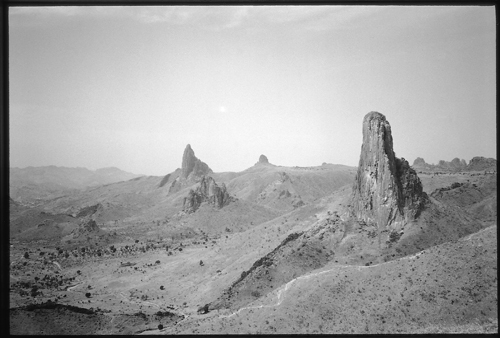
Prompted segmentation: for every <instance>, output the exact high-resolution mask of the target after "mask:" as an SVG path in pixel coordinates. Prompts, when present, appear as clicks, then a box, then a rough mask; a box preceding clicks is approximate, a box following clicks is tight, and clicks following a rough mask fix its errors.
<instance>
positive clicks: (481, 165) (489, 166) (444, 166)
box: [413, 156, 497, 172]
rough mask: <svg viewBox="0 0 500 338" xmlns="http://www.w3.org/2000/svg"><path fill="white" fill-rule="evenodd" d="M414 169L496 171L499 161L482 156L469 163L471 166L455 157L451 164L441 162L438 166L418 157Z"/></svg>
mask: <svg viewBox="0 0 500 338" xmlns="http://www.w3.org/2000/svg"><path fill="white" fill-rule="evenodd" d="M413 167H414V168H415V169H420V170H422V169H426V170H432V171H436V170H441V171H449V172H457V171H482V170H487V171H496V167H497V160H496V159H494V158H485V157H481V156H476V157H474V158H473V159H472V160H470V161H469V164H467V162H466V161H465V160H464V159H459V158H458V157H455V158H454V159H453V160H451V161H450V162H448V161H444V160H440V161H439V162H438V164H429V163H426V162H425V161H424V159H423V158H420V157H417V158H416V159H415V161H414V162H413Z"/></svg>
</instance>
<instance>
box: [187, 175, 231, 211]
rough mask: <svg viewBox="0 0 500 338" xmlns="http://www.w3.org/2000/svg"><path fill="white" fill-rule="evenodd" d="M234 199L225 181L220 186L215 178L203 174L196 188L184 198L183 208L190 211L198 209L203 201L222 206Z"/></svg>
mask: <svg viewBox="0 0 500 338" xmlns="http://www.w3.org/2000/svg"><path fill="white" fill-rule="evenodd" d="M231 200H232V198H231V196H229V193H228V192H227V189H226V186H225V184H224V183H222V185H221V186H220V187H219V186H218V185H217V183H215V180H214V179H213V178H212V177H210V176H208V177H206V176H203V177H202V179H201V181H200V185H199V186H198V187H197V188H196V190H192V189H191V190H190V191H189V193H188V195H187V196H186V197H185V198H184V203H183V210H184V211H186V212H188V213H190V212H194V211H196V210H197V209H198V208H199V207H200V205H201V204H202V203H203V202H207V203H210V204H212V205H213V206H214V207H216V208H219V209H220V208H222V207H223V206H225V205H227V204H229V202H230V201H231Z"/></svg>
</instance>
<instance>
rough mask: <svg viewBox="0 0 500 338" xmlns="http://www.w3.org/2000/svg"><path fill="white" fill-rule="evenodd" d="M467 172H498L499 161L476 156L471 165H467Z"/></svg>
mask: <svg viewBox="0 0 500 338" xmlns="http://www.w3.org/2000/svg"><path fill="white" fill-rule="evenodd" d="M467 170H470V171H480V170H488V171H496V170H497V160H496V159H494V158H486V157H482V156H476V157H474V158H472V160H470V162H469V165H467Z"/></svg>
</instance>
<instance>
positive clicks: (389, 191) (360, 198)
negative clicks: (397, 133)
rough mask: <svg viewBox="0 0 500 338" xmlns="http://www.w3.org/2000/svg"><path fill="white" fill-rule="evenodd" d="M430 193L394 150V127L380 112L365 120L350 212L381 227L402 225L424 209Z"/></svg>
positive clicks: (371, 114) (370, 115)
mask: <svg viewBox="0 0 500 338" xmlns="http://www.w3.org/2000/svg"><path fill="white" fill-rule="evenodd" d="M426 200H427V195H426V194H425V193H424V192H423V190H422V183H421V182H420V179H419V178H418V176H417V174H416V172H415V171H414V170H413V169H412V168H411V167H410V166H409V164H408V162H407V161H406V160H405V159H404V158H401V159H399V158H397V157H396V155H395V153H394V150H393V140H392V133H391V126H390V124H389V122H388V121H387V120H386V118H385V116H384V115H382V114H380V113H378V112H370V113H368V114H367V115H366V116H365V118H364V120H363V145H362V147H361V156H360V160H359V166H358V171H357V174H356V178H355V180H354V185H353V192H352V201H351V214H352V216H354V217H355V218H356V219H358V220H360V221H364V222H367V223H375V224H377V225H378V227H379V229H380V228H387V227H389V228H393V229H396V228H401V227H402V226H403V225H404V224H406V223H407V222H408V221H410V220H412V219H415V218H416V217H418V215H419V214H420V211H421V210H422V209H423V207H424V204H425V202H426Z"/></svg>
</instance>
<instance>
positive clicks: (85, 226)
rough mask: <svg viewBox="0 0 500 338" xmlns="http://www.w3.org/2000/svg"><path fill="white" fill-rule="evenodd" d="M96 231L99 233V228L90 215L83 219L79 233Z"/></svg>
mask: <svg viewBox="0 0 500 338" xmlns="http://www.w3.org/2000/svg"><path fill="white" fill-rule="evenodd" d="M96 231H99V226H98V225H97V223H96V221H95V220H93V219H92V217H91V216H90V215H89V216H85V217H83V218H82V219H81V220H80V222H79V223H78V233H80V234H82V233H88V232H96Z"/></svg>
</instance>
